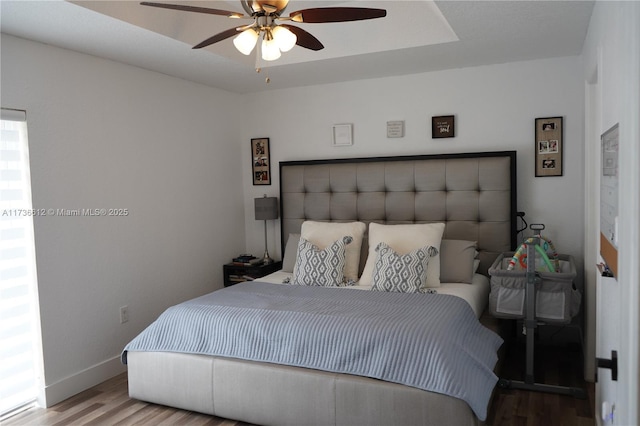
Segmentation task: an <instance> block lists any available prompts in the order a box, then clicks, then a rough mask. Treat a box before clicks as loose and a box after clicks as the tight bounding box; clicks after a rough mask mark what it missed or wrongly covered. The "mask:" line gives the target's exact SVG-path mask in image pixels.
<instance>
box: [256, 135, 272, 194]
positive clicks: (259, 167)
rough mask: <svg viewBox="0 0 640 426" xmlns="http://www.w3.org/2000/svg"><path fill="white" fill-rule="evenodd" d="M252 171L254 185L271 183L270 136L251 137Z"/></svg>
mask: <svg viewBox="0 0 640 426" xmlns="http://www.w3.org/2000/svg"><path fill="white" fill-rule="evenodd" d="M251 164H252V166H251V171H252V175H253V184H254V185H271V159H270V157H269V138H258V139H251Z"/></svg>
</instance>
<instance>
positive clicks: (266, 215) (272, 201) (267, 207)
mask: <svg viewBox="0 0 640 426" xmlns="http://www.w3.org/2000/svg"><path fill="white" fill-rule="evenodd" d="M254 201H255V213H256V220H264V258H263V259H262V262H263V263H264V264H265V265H268V264H270V263H273V259H271V258H270V257H269V250H267V220H274V219H277V218H278V198H277V197H267V195H266V194H265V196H264V197H262V198H255V199H254Z"/></svg>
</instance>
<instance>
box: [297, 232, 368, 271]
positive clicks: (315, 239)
mask: <svg viewBox="0 0 640 426" xmlns="http://www.w3.org/2000/svg"><path fill="white" fill-rule="evenodd" d="M366 230H367V225H365V224H364V223H363V222H314V221H311V220H308V221H305V222H303V223H302V227H301V229H300V237H301V238H304V239H305V240H307V241H310V242H312V243H313V244H314V245H316V246H318V248H320V249H324V248H327V247H328V246H329V245H331V244H333V243H334V242H335V241H336V240H341V239H342V238H343V237H346V236H349V237H351V238H353V241H352V242H351V244H349V245H347V246H346V251H347V263H346V264H345V267H344V276H345V278H346V279H347V280H353V281H358V265H359V263H360V248H361V247H362V237H363V236H364V232H365V231H366Z"/></svg>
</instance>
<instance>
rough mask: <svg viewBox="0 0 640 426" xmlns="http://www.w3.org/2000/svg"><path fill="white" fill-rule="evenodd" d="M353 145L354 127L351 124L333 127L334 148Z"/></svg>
mask: <svg viewBox="0 0 640 426" xmlns="http://www.w3.org/2000/svg"><path fill="white" fill-rule="evenodd" d="M349 145H353V126H352V125H351V124H334V125H333V146H349Z"/></svg>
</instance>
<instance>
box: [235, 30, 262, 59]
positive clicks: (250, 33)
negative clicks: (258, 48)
mask: <svg viewBox="0 0 640 426" xmlns="http://www.w3.org/2000/svg"><path fill="white" fill-rule="evenodd" d="M257 41H258V33H257V32H255V31H254V30H253V28H249V29H248V30H244V31H243V32H241V33H240V34H238V35H237V36H236V37H235V38H234V39H233V44H234V46H236V49H238V50H239V51H240V53H242V54H243V55H248V54H249V53H251V51H252V50H253V48H254V47H255V45H256V42H257Z"/></svg>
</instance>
